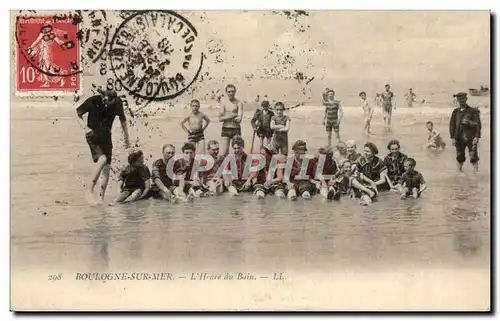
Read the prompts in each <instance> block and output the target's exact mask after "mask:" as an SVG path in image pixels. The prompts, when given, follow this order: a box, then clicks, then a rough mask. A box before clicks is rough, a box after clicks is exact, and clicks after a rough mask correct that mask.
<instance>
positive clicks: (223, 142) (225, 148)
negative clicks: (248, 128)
mask: <svg viewBox="0 0 500 321" xmlns="http://www.w3.org/2000/svg"><path fill="white" fill-rule="evenodd" d="M229 141H230V139H229V137H224V136H223V137H221V138H220V146H221V149H220V150H221V152H220V153H221V155H222V156H227V154H229Z"/></svg>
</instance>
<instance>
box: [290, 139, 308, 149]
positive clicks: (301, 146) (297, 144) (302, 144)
mask: <svg viewBox="0 0 500 321" xmlns="http://www.w3.org/2000/svg"><path fill="white" fill-rule="evenodd" d="M297 149H304V150H307V144H306V142H305V141H303V140H298V141H296V142H295V143H294V144H293V146H292V150H297Z"/></svg>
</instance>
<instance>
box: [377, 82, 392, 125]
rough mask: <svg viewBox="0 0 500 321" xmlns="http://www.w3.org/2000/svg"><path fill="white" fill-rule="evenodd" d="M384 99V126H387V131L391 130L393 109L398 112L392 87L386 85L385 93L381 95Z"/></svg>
mask: <svg viewBox="0 0 500 321" xmlns="http://www.w3.org/2000/svg"><path fill="white" fill-rule="evenodd" d="M380 96H381V97H382V112H383V115H384V116H383V117H384V124H385V125H386V127H385V128H386V130H389V131H390V130H391V118H392V108H393V107H394V110H396V98H395V96H394V93H393V92H392V91H391V85H389V84H387V85H385V91H384V92H383V93H381V94H380Z"/></svg>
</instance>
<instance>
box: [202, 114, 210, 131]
mask: <svg viewBox="0 0 500 321" xmlns="http://www.w3.org/2000/svg"><path fill="white" fill-rule="evenodd" d="M203 120H205V124H204V125H203V128H202V129H201V130H202V131H204V130H205V129H206V128H207V127H208V125H210V118H208V116H207V115H205V114H203Z"/></svg>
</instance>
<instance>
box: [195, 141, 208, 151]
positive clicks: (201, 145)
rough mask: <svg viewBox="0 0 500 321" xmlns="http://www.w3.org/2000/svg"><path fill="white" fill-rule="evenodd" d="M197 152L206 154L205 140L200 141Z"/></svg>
mask: <svg viewBox="0 0 500 321" xmlns="http://www.w3.org/2000/svg"><path fill="white" fill-rule="evenodd" d="M196 145H197V146H196V150H197V151H198V150H199V151H201V152H202V154H205V152H206V150H205V140H204V139H202V140H200V141H199V142H198V143H197V144H196Z"/></svg>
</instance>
